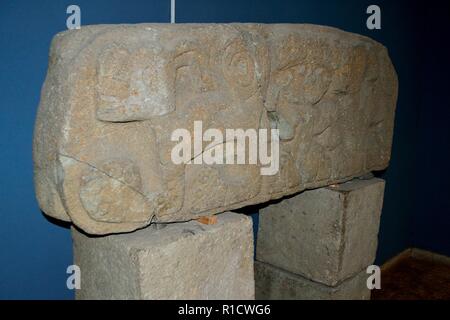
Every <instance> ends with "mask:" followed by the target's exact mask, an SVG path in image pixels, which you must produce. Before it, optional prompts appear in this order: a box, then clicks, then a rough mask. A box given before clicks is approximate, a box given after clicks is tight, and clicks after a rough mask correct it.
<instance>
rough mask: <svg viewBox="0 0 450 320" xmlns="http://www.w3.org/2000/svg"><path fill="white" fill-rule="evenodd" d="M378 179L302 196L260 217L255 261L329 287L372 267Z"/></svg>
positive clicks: (379, 193) (380, 184) (381, 190)
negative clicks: (369, 266)
mask: <svg viewBox="0 0 450 320" xmlns="http://www.w3.org/2000/svg"><path fill="white" fill-rule="evenodd" d="M384 185H385V182H384V180H382V179H378V178H372V179H368V180H360V179H355V180H352V181H349V182H346V183H343V184H339V185H333V186H329V187H326V188H320V189H315V190H310V191H305V192H303V193H300V194H298V195H296V196H294V197H292V198H289V199H284V200H282V201H281V202H278V203H275V204H271V205H269V206H268V207H266V208H264V209H262V210H261V211H260V217H259V231H258V242H257V260H258V261H262V262H266V263H269V264H271V265H274V266H277V267H279V268H282V269H284V270H287V271H289V272H292V273H295V274H299V275H302V276H304V277H306V278H308V279H312V280H313V281H317V282H321V283H324V284H326V285H329V286H335V285H336V284H337V283H339V282H341V281H342V280H344V279H347V278H349V277H351V276H353V275H355V274H357V273H358V272H359V271H360V270H362V269H364V268H366V267H367V266H368V265H370V264H372V263H373V261H374V259H375V253H376V248H377V235H378V228H379V222H380V214H381V208H382V205H383V194H384Z"/></svg>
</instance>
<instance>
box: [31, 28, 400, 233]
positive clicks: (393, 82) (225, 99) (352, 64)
mask: <svg viewBox="0 0 450 320" xmlns="http://www.w3.org/2000/svg"><path fill="white" fill-rule="evenodd" d="M396 99H397V77H396V73H395V71H394V68H393V66H392V64H391V61H390V59H389V57H388V54H387V50H386V49H385V48H384V47H383V46H382V45H380V44H379V43H377V42H375V41H373V40H371V39H368V38H366V37H363V36H359V35H356V34H350V33H347V32H343V31H340V30H337V29H333V28H328V27H320V26H312V25H290V24H274V25H263V24H228V25H227V24H205V25H201V24H187V25H183V24H175V25H166V24H139V25H98V26H83V27H82V28H81V29H80V30H71V31H66V32H63V33H60V34H58V35H56V36H55V38H54V39H53V42H52V46H51V52H50V61H49V69H48V74H47V78H46V81H45V84H44V87H43V89H42V95H41V102H40V106H39V111H38V115H37V120H36V126H35V135H34V150H33V154H34V165H35V167H34V172H35V186H36V188H35V189H36V194H37V198H38V200H39V204H40V207H41V208H42V210H43V211H44V212H45V213H46V214H48V215H50V216H52V217H55V218H58V219H62V220H66V221H73V223H74V224H76V225H77V226H78V227H80V228H81V229H83V230H85V231H86V232H88V233H92V234H107V233H117V232H125V231H132V230H135V229H137V228H140V227H143V226H145V225H148V224H149V223H150V221H184V220H189V219H192V218H195V217H197V216H200V215H207V214H213V213H217V212H223V211H227V210H232V209H237V208H240V207H243V206H246V205H251V204H257V203H262V202H265V201H268V200H270V199H276V198H280V197H282V196H286V195H289V194H293V193H296V192H299V191H301V190H304V189H308V188H316V187H321V186H325V185H329V184H331V183H336V182H342V181H346V180H349V179H351V178H352V177H355V176H360V175H363V174H364V173H367V172H369V171H372V170H380V169H384V168H385V167H386V166H387V165H388V162H389V158H390V149H391V141H392V129H393V121H394V110H395V104H396ZM196 120H198V121H202V122H203V130H206V129H208V128H217V129H219V130H222V131H223V130H224V129H228V128H231V129H237V128H242V129H265V128H267V129H268V128H278V129H280V138H281V141H280V170H279V172H278V173H277V174H276V175H272V176H262V175H261V174H260V168H261V164H260V163H257V164H245V165H242V164H239V165H237V164H236V165H206V164H201V165H200V164H180V165H176V164H174V163H173V162H172V161H171V158H170V154H171V150H172V148H173V147H174V146H175V145H176V144H177V142H174V141H171V139H170V138H171V134H172V133H173V131H174V130H175V129H179V128H184V129H187V130H189V131H190V132H192V127H193V124H194V121H196ZM225 143H226V142H225V141H223V142H222V144H225ZM207 145H208V143H206V142H205V143H204V144H203V146H202V150H201V152H200V153H204V152H205V151H206V149H205V148H206V147H207ZM198 156H199V155H198V154H192V157H198Z"/></svg>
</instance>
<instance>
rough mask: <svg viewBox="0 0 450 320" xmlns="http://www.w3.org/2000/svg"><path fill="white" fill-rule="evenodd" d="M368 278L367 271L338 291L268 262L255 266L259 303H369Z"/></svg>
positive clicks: (256, 263) (348, 280)
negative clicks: (265, 301)
mask: <svg viewBox="0 0 450 320" xmlns="http://www.w3.org/2000/svg"><path fill="white" fill-rule="evenodd" d="M367 277H368V274H366V272H365V271H364V270H363V271H361V272H359V273H358V274H356V275H355V276H353V277H351V278H349V279H347V280H345V281H343V282H341V283H339V284H337V285H336V286H334V287H330V286H327V285H324V284H322V283H317V282H314V281H311V280H308V279H306V278H304V277H302V276H299V275H296V274H293V273H290V272H287V271H284V270H281V269H279V268H276V267H273V266H271V265H269V264H266V263H264V262H259V261H256V262H255V280H256V299H258V300H273V299H280V300H368V299H370V290H369V289H368V288H367V285H366V281H367Z"/></svg>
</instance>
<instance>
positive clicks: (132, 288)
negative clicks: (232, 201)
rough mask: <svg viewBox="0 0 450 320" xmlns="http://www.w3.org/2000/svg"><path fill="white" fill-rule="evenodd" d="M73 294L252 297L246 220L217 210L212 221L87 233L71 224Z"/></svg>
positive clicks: (97, 296) (91, 296) (249, 227)
mask: <svg viewBox="0 0 450 320" xmlns="http://www.w3.org/2000/svg"><path fill="white" fill-rule="evenodd" d="M72 236H73V242H74V255H75V259H74V260H75V264H76V265H78V266H79V267H80V269H81V289H80V290H77V291H76V298H77V299H254V271H253V238H252V237H253V235H252V223H251V219H250V218H249V217H247V216H245V215H240V214H236V213H228V212H227V213H223V214H220V215H219V216H218V221H217V223H216V224H214V225H202V224H199V223H198V222H195V221H191V222H185V223H175V224H169V225H167V226H166V227H163V228H154V227H153V225H152V226H150V227H148V228H146V229H143V230H139V231H136V232H133V233H129V234H120V235H110V236H104V237H88V236H86V235H85V234H83V233H80V232H79V231H77V230H76V229H75V228H72Z"/></svg>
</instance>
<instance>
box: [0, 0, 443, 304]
mask: <svg viewBox="0 0 450 320" xmlns="http://www.w3.org/2000/svg"><path fill="white" fill-rule="evenodd" d="M443 3H445V2H442V3H441V4H438V2H437V1H423V3H422V4H414V3H413V2H412V1H364V0H362V1H357V0H353V1H342V0H315V1H312V0H309V1H306V0H301V1H299V0H297V1H288V0H274V1H261V0H260V1H256V0H254V1H244V0H239V1H235V0H227V1H218V0H194V1H192V0H177V6H176V9H177V10H176V17H177V22H267V23H275V22H295V23H314V24H323V25H330V26H334V27H338V28H341V29H344V30H346V31H351V32H356V33H360V34H364V35H367V36H369V37H371V38H373V39H375V40H377V41H379V42H381V43H383V44H384V45H385V46H386V47H387V48H388V49H389V52H390V56H391V58H392V60H393V63H394V66H395V68H396V70H397V73H398V76H399V83H400V89H399V101H398V106H397V114H396V127H395V134H394V145H393V152H392V161H391V165H390V167H389V169H388V170H387V171H386V172H385V173H382V176H383V177H384V178H385V179H386V180H387V185H386V196H385V204H384V209H383V215H382V220H381V231H380V236H379V240H380V241H379V250H378V257H377V263H382V262H383V261H385V260H386V259H387V258H389V257H391V256H393V255H395V254H396V253H398V252H400V251H402V250H403V249H405V248H407V247H411V246H417V247H420V248H424V249H428V250H433V251H437V252H440V253H444V254H447V255H450V232H449V230H450V215H449V213H450V188H449V183H450V179H449V178H450V175H449V170H448V165H449V162H450V156H449V149H450V148H449V146H450V143H449V142H450V141H449V140H450V139H449V137H450V129H449V126H448V122H449V115H450V113H449V106H450V103H449V91H450V90H449V81H448V77H449V75H450V73H449V63H448V59H449V57H450V52H449V50H448V46H447V44H446V41H448V38H449V33H448V30H449V27H448V26H447V23H448V22H449V16H450V14H449V11H448V8H447V6H446V5H444V4H443ZM70 4H77V5H79V6H80V7H81V22H82V25H86V24H98V23H139V22H168V21H169V16H170V0H160V1H157V0H152V1H149V0H146V1H139V0H127V1H118V0H98V1H93V0H90V1H81V0H77V1H48V0H47V1H42V0H41V1H18V0H16V1H3V0H1V1H0V90H1V91H0V92H1V97H0V103H1V110H0V111H1V113H0V133H1V134H0V150H1V151H0V174H1V189H0V206H1V207H0V299H5V298H7V299H18V298H19V299H22V298H25V299H28V298H34V299H35V298H38V299H48V298H55V299H71V298H73V292H72V291H70V290H68V289H67V288H66V277H67V275H66V273H65V271H66V268H67V266H68V265H70V264H71V263H72V248H71V239H70V232H69V230H68V229H67V228H62V227H61V226H58V225H55V224H53V223H50V222H49V221H48V220H47V219H46V218H45V217H44V216H43V215H42V214H41V212H40V210H39V208H38V206H37V203H36V200H35V196H34V190H33V181H32V176H33V172H32V158H31V150H32V148H31V145H32V134H33V125H34V118H35V114H36V110H37V105H38V103H39V94H40V88H41V85H42V83H43V81H44V77H45V73H46V68H47V58H48V49H49V44H50V40H51V38H52V37H53V35H54V34H56V33H57V32H59V31H63V30H64V29H65V28H66V26H65V22H66V18H67V14H66V8H67V6H68V5H70ZM370 4H378V5H379V6H380V7H381V10H382V30H375V31H371V30H368V29H367V28H366V26H365V22H366V18H367V15H366V13H365V11H366V8H367V6H368V5H370Z"/></svg>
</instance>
